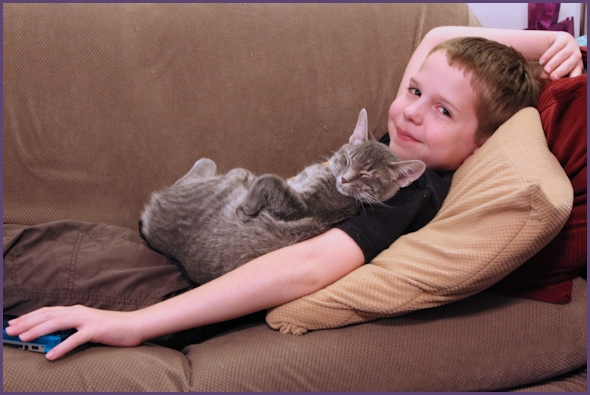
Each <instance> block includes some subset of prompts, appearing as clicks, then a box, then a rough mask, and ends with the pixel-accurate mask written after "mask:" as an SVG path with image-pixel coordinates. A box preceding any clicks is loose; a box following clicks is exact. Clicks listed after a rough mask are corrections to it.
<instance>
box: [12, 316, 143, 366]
mask: <svg viewBox="0 0 590 395" xmlns="http://www.w3.org/2000/svg"><path fill="white" fill-rule="evenodd" d="M132 315H133V312H116V311H106V310H98V309H93V308H89V307H84V306H69V307H43V308H41V309H39V310H35V311H33V312H31V313H28V314H25V315H22V316H20V317H18V318H15V319H14V320H11V321H9V326H8V327H7V328H6V333H7V334H8V335H10V336H19V337H20V339H21V340H23V341H31V340H34V339H36V338H38V337H40V336H43V335H47V334H49V333H52V332H55V331H58V330H66V329H71V328H75V329H76V330H77V332H76V333H74V334H73V335H71V336H70V337H68V338H67V339H66V340H64V341H63V342H62V343H61V344H59V345H57V346H56V347H55V348H54V349H52V350H51V351H49V352H48V353H47V354H46V357H47V359H49V360H54V359H57V358H59V357H61V356H62V355H64V354H65V353H67V352H69V351H71V350H73V349H74V348H76V347H78V346H81V345H82V344H85V343H89V342H92V343H102V344H106V345H110V346H121V347H131V346H137V345H139V344H140V343H141V342H142V341H143V339H142V338H141V336H140V335H139V334H138V333H137V331H136V330H134V328H133V325H132V324H133V319H132Z"/></svg>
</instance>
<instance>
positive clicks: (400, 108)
mask: <svg viewBox="0 0 590 395" xmlns="http://www.w3.org/2000/svg"><path fill="white" fill-rule="evenodd" d="M469 77H470V75H469V74H468V75H467V76H465V75H463V71H462V70H459V69H457V68H455V67H451V66H449V63H448V60H447V57H446V54H445V53H444V52H442V51H436V52H433V53H432V54H430V55H429V56H428V57H427V58H426V60H425V61H424V64H423V65H422V67H421V68H420V70H418V72H417V73H416V74H415V75H414V77H412V78H411V80H410V86H409V88H408V90H407V91H406V93H404V94H402V95H400V96H399V97H398V98H397V99H395V101H394V102H393V103H392V104H391V107H390V108H389V119H388V129H389V137H390V140H391V143H390V144H389V147H390V148H391V150H392V151H393V152H395V153H396V154H397V155H398V156H399V157H400V158H401V159H404V160H409V159H419V160H421V161H423V162H424V163H426V166H427V167H428V168H429V169H432V170H437V171H448V170H456V169H457V168H458V167H459V166H460V165H461V164H462V163H463V161H464V160H465V159H467V157H469V156H470V155H471V154H472V153H473V152H474V151H475V150H476V149H477V148H478V147H479V146H481V144H483V141H481V142H479V143H476V142H475V132H476V129H477V117H476V114H475V101H476V94H475V92H474V91H473V88H472V87H471V84H470V82H469Z"/></svg>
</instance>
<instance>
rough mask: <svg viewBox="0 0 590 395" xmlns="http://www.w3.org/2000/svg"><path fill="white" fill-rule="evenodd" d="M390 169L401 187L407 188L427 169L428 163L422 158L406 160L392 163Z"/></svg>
mask: <svg viewBox="0 0 590 395" xmlns="http://www.w3.org/2000/svg"><path fill="white" fill-rule="evenodd" d="M389 168H390V170H391V171H392V172H394V177H395V178H396V181H397V183H398V184H399V186H400V188H405V187H407V186H408V185H410V184H411V183H413V182H414V181H416V180H417V179H418V178H419V177H420V176H421V175H422V173H424V171H425V170H426V165H425V164H424V162H422V161H421V160H406V161H402V162H394V163H391V164H390V167H389Z"/></svg>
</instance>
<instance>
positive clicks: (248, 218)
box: [236, 205, 258, 222]
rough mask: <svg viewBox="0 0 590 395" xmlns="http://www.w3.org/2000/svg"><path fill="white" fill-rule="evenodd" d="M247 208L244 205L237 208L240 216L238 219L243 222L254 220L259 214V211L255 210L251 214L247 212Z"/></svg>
mask: <svg viewBox="0 0 590 395" xmlns="http://www.w3.org/2000/svg"><path fill="white" fill-rule="evenodd" d="M246 211H247V210H246V208H245V207H244V205H241V206H239V207H238V208H237V209H236V215H237V216H238V219H239V220H240V221H242V222H248V221H251V220H253V219H254V218H256V216H257V215H258V211H257V212H253V213H251V214H249V213H247V212H246Z"/></svg>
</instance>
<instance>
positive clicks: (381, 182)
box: [329, 109, 426, 203]
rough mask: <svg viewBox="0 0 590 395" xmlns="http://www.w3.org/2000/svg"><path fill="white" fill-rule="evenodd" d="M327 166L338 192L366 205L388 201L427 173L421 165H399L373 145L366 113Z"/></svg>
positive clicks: (385, 150)
mask: <svg viewBox="0 0 590 395" xmlns="http://www.w3.org/2000/svg"><path fill="white" fill-rule="evenodd" d="M329 166H330V170H331V172H332V174H334V176H335V177H336V188H337V189H338V191H339V192H340V193H341V194H343V195H345V196H350V197H354V198H355V199H357V200H359V201H361V202H365V203H377V202H384V201H386V200H388V199H390V198H391V197H393V196H394V195H395V194H396V193H397V191H398V190H399V189H400V188H404V187H407V186H408V185H410V184H411V183H412V182H414V181H415V180H416V179H418V177H420V176H421V175H422V173H424V171H425V170H426V165H425V164H424V162H422V161H419V160H409V161H401V160H400V159H399V158H398V157H397V156H396V155H395V154H394V153H393V152H392V151H391V150H390V149H389V147H387V146H386V145H385V144H382V143H379V142H377V141H375V140H374V139H373V138H372V136H370V133H369V129H368V121H367V112H366V111H365V109H363V110H361V113H360V114H359V118H358V121H357V125H356V128H355V129H354V131H353V133H352V135H351V136H350V139H349V142H348V144H345V145H344V146H342V148H340V150H338V151H337V152H336V153H335V154H334V155H333V156H332V158H330V161H329Z"/></svg>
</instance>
